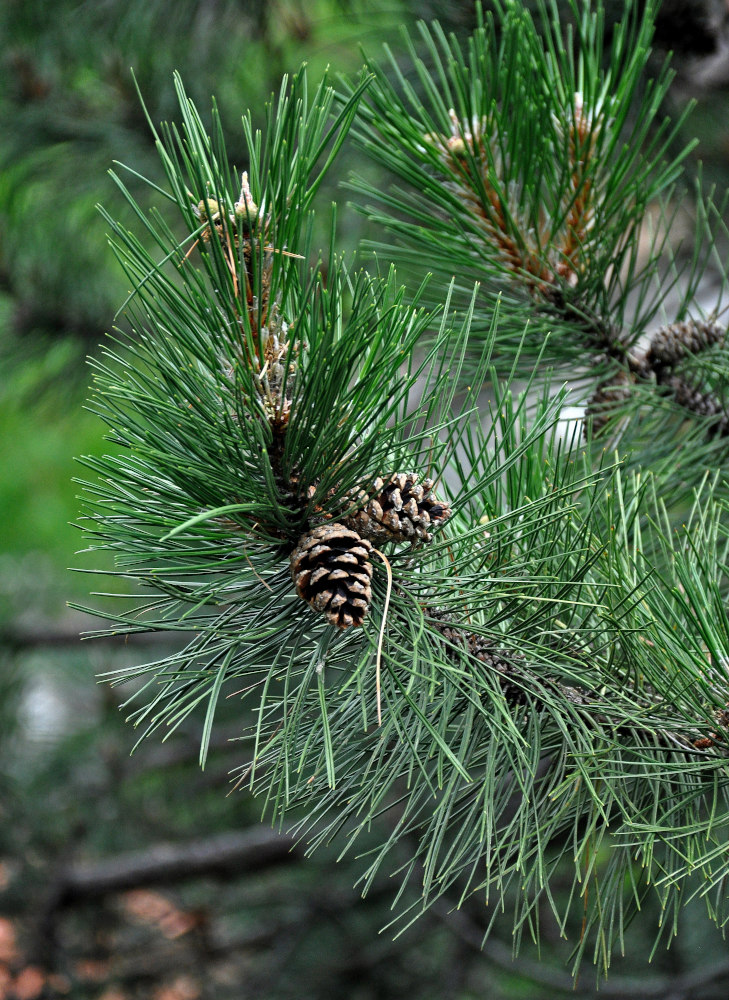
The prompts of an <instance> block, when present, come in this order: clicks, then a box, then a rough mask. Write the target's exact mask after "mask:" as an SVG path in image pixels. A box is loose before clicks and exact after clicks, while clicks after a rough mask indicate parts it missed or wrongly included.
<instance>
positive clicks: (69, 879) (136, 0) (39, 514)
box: [0, 0, 729, 1000]
mask: <svg viewBox="0 0 729 1000" xmlns="http://www.w3.org/2000/svg"><path fill="white" fill-rule="evenodd" d="M534 6H536V3H535V4H534ZM614 7H615V16H617V12H618V11H619V10H620V9H621V8H622V3H618V2H616V3H615V5H614ZM418 17H425V18H432V17H436V18H438V19H440V20H441V21H442V22H443V23H444V24H445V26H446V27H447V28H448V29H451V30H454V31H456V32H458V33H466V32H467V31H468V29H469V28H470V27H471V26H472V25H473V23H474V21H475V8H474V4H473V3H472V2H467V0H459V2H452V3H439V2H437V0H428V2H422V3H418V2H416V0H374V2H365V0H362V2H358V0H272V2H265V0H93V2H92V0H87V2H79V0H55V3H53V4H48V3H47V2H46V0H4V2H3V3H2V4H0V42H1V44H0V373H1V377H0V1000H3V998H7V1000H36V998H50V997H73V998H75V1000H87V998H88V1000H136V998H153V1000H245V998H249V997H251V998H252V997H266V998H271V1000H278V998H282V1000H283V998H292V1000H293V998H300V997H302V996H306V997H309V998H320V997H321V998H325V997H326V998H339V997H342V998H356V1000H376V998H390V997H393V998H395V997H397V998H401V997H403V996H406V997H413V998H423V1000H429V998H433V1000H435V998H440V1000H442V998H453V1000H467V998H480V997H489V998H496V1000H498V998H501V997H503V998H507V997H530V998H537V1000H538V998H550V997H557V996H562V995H564V996H567V995H568V994H569V993H572V991H573V988H572V980H571V977H570V976H569V974H568V971H567V969H568V966H567V965H565V962H566V961H567V959H568V957H569V954H570V951H571V948H572V946H573V945H572V944H571V943H570V942H569V941H564V940H562V939H561V938H560V934H559V930H558V928H557V927H556V925H555V924H554V921H553V919H552V918H551V917H550V916H549V915H548V914H547V913H546V912H545V915H544V925H543V928H542V934H543V942H542V949H541V952H537V950H536V948H534V947H531V946H530V945H529V942H528V934H526V933H525V934H524V944H523V948H522V952H521V955H520V957H519V959H518V960H517V961H516V962H512V958H511V949H512V940H511V921H510V918H509V915H508V914H507V915H506V917H505V918H504V919H503V921H500V919H499V917H498V916H497V918H496V920H495V923H494V932H493V934H492V936H491V937H490V938H489V940H488V942H487V943H486V946H485V947H484V949H483V950H482V949H481V941H482V935H483V932H484V928H485V925H486V920H487V917H488V918H490V916H491V915H489V914H487V913H486V911H485V908H484V907H483V904H482V903H481V902H480V901H478V900H473V901H471V902H470V903H469V904H468V905H467V906H466V907H464V909H463V910H461V911H459V912H457V913H449V912H448V911H449V905H448V902H447V901H446V902H444V903H442V904H441V905H440V906H439V907H437V908H436V909H434V910H433V911H432V912H430V913H429V914H428V915H427V916H426V917H424V918H422V919H421V920H419V921H418V922H417V923H415V924H414V925H412V926H410V927H405V925H404V924H401V925H397V926H396V927H394V928H390V929H386V930H384V931H382V928H384V927H386V925H387V924H388V923H389V922H390V920H391V919H392V914H391V911H390V906H391V902H392V898H391V891H390V885H389V884H388V882H387V880H386V879H384V878H383V879H382V880H381V881H380V882H379V883H376V884H375V885H374V886H373V887H372V889H371V890H370V892H369V893H368V895H367V897H366V898H365V899H364V900H363V899H362V898H361V892H360V890H359V889H358V888H357V887H356V882H357V879H358V877H359V873H360V869H359V867H358V864H357V861H356V859H350V858H347V859H344V860H342V861H339V862H338V861H337V856H338V850H337V845H334V846H333V847H332V848H331V849H326V848H323V849H320V850H318V851H317V852H316V853H315V854H314V855H313V856H312V857H311V858H306V857H305V855H304V848H303V847H302V846H300V845H298V846H297V845H295V842H294V839H293V837H292V836H291V833H290V832H289V831H288V830H283V831H280V832H279V831H274V830H271V828H270V826H269V825H266V824H265V823H264V824H261V823H260V811H261V805H260V803H258V802H254V801H252V800H251V799H250V797H249V796H248V795H247V794H246V793H245V792H238V791H235V792H232V793H231V787H230V780H229V771H230V770H231V769H232V768H234V767H235V766H237V765H238V764H240V763H241V762H242V761H243V760H245V759H246V758H247V754H248V748H247V747H246V746H245V745H242V744H241V742H240V740H238V739H237V737H238V736H239V734H240V732H241V731H242V729H243V728H244V725H245V723H246V722H247V720H246V719H245V718H242V717H241V709H240V706H239V705H238V704H237V702H235V700H232V701H230V702H229V703H227V704H226V705H224V706H223V707H222V710H221V715H220V716H219V720H218V728H217V733H216V735H215V736H214V737H213V742H212V744H211V754H210V757H209V760H208V764H207V767H206V769H205V771H204V772H201V771H200V770H199V767H198V765H197V751H198V746H199V735H200V733H199V726H200V725H201V723H202V718H200V719H199V720H197V723H195V722H194V721H192V722H186V723H185V724H184V726H182V727H180V728H179V729H178V730H177V731H176V732H175V733H174V734H172V735H171V737H170V738H169V739H168V740H167V741H166V742H164V743H161V742H160V741H159V740H158V739H156V740H152V741H149V742H148V743H145V744H143V745H141V746H140V747H139V748H138V749H137V750H136V751H135V753H134V755H133V756H132V755H130V751H131V749H132V747H133V746H134V743H135V740H136V734H135V733H134V731H132V730H131V729H130V728H129V727H128V726H126V725H125V723H124V715H125V712H124V709H123V702H124V698H125V694H124V692H123V691H122V690H119V689H117V688H113V687H110V686H108V685H102V686H99V685H97V682H96V677H97V676H98V675H99V674H101V673H106V672H109V671H113V670H114V669H117V668H119V667H121V666H122V665H124V664H125V663H136V662H141V661H144V660H146V659H153V658H156V657H157V656H158V655H160V653H161V652H163V651H164V650H163V647H162V640H160V639H159V638H155V637H148V638H146V639H144V638H135V639H134V641H133V642H132V641H131V640H130V641H129V642H128V643H121V642H118V643H114V642H111V641H108V640H104V641H102V640H97V641H86V642H81V641H80V640H79V633H80V632H82V631H83V630H84V629H88V628H93V627H94V626H95V625H96V622H95V621H94V620H93V619H91V618H90V617H88V616H85V615H84V614H83V613H82V612H79V611H71V610H70V609H69V608H68V607H67V604H68V603H69V602H70V603H71V604H81V605H83V604H84V603H93V599H92V598H89V596H88V594H89V591H93V590H104V589H105V588H106V584H105V583H104V578H103V577H94V576H90V575H88V573H89V571H94V570H103V569H104V568H105V563H104V562H103V560H101V559H100V557H99V556H98V555H96V556H95V555H89V554H79V553H78V550H79V549H82V548H83V544H84V543H83V536H82V534H81V532H80V531H79V530H78V528H77V527H75V526H74V524H73V522H74V521H75V520H76V518H77V516H78V507H79V505H78V502H77V500H76V494H77V492H78V487H77V486H76V485H75V484H74V483H73V477H74V476H81V477H82V478H83V469H81V467H80V466H78V465H77V464H75V463H74V456H78V455H82V454H87V453H94V452H99V451H102V450H103V449H105V448H108V447H109V446H108V445H106V444H105V443H104V441H103V427H102V426H101V424H100V422H99V421H98V420H97V419H96V418H95V417H94V416H93V415H92V414H90V413H89V412H87V411H86V410H85V409H84V401H85V399H86V396H87V385H88V381H89V378H88V370H87V367H86V364H85V359H86V357H87V356H88V355H94V354H96V352H97V351H98V349H99V344H100V343H102V341H103V339H104V336H105V332H106V331H109V330H111V328H112V326H113V324H114V315H115V312H116V310H117V308H118V307H119V306H120V305H121V303H122V302H123V300H124V298H125V295H126V294H127V290H128V289H127V287H126V283H125V280H124V278H123V275H122V274H121V271H120V269H119V268H118V266H117V265H116V262H115V259H114V257H113V255H112V253H111V251H110V250H109V249H108V246H107V243H106V234H105V225H104V223H103V220H102V219H101V217H100V216H99V213H98V211H97V207H96V206H97V203H103V204H104V206H105V207H106V208H107V209H108V211H109V212H110V213H111V214H112V215H116V216H117V217H121V218H124V217H125V213H126V212H127V211H128V210H127V209H126V208H125V207H124V205H123V202H122V200H121V198H120V197H119V196H118V194H117V192H116V189H115V187H114V185H113V183H112V181H111V180H110V179H109V177H108V174H107V171H108V170H109V169H110V168H111V167H112V164H113V161H114V160H119V161H121V162H123V163H125V164H127V165H128V166H130V167H132V168H133V169H134V170H135V171H137V172H138V173H139V174H143V175H145V176H148V177H150V178H152V179H155V180H160V170H159V167H158V163H157V158H156V153H155V150H154V147H153V144H152V140H151V135H150V132H149V129H148V126H147V123H146V121H145V118H144V115H143V113H142V109H141V106H140V102H139V100H138V97H137V94H136V91H135V87H134V83H133V79H132V74H131V70H132V69H133V71H134V74H135V76H136V79H137V81H138V84H139V87H140V90H141V92H142V94H143V96H144V99H145V102H146V104H147V108H148V110H149V114H150V116H151V118H152V119H153V121H154V122H155V123H158V122H160V121H162V120H175V118H176V116H177V109H176V103H175V97H174V90H173V85H172V73H173V70H175V69H176V70H179V71H180V73H181V75H182V78H183V80H184V83H185V86H186V88H187V91H188V94H189V95H190V96H191V97H192V98H193V100H194V101H195V102H196V104H197V106H198V108H199V109H200V111H201V112H206V111H207V110H208V109H209V107H210V99H211V95H213V94H214V95H215V96H216V98H217V101H218V104H219V106H220V109H221V113H222V118H223V121H224V122H225V123H226V124H227V140H228V148H229V152H230V155H231V160H232V162H233V163H234V164H235V165H236V166H237V167H238V168H239V169H242V168H244V167H245V155H244V147H243V135H242V130H241V129H240V125H239V123H240V116H241V114H242V113H243V112H244V111H245V110H246V109H247V108H249V107H250V108H251V109H252V111H253V114H254V119H255V118H258V120H259V121H262V119H263V107H264V103H265V101H266V99H267V97H268V95H269V94H270V93H271V91H274V90H277V89H278V88H279V86H280V81H281V78H282V76H283V74H285V73H287V72H289V73H290V72H294V71H296V70H297V69H298V68H299V66H300V64H301V63H302V62H303V61H306V62H308V64H309V67H310V74H311V80H312V82H316V81H317V79H318V78H319V77H320V76H321V74H322V73H323V72H324V69H325V67H327V66H329V67H330V68H331V71H332V73H333V74H336V73H347V74H352V73H356V72H357V69H358V67H359V65H360V56H359V50H358V46H359V45H360V44H362V45H364V47H365V48H366V49H367V50H368V52H370V53H375V52H376V51H377V50H378V49H379V48H380V46H381V44H382V43H383V42H388V43H389V44H390V45H391V46H392V47H393V48H394V50H395V51H396V52H398V51H399V48H398V47H399V45H400V35H399V30H400V26H401V25H403V24H405V25H414V23H415V21H416V20H417V18H418ZM727 20H729V2H727V0H705V2H703V3H697V2H682V0H666V3H665V4H664V7H663V14H662V17H661V20H660V21H659V25H658V34H657V38H658V48H660V50H661V52H664V51H665V50H668V49H674V50H675V51H676V62H675V66H676V69H677V78H676V81H675V85H674V90H673V93H672V97H671V101H672V103H673V107H672V108H671V107H669V108H667V109H666V110H667V111H668V112H671V111H672V110H675V109H676V108H677V107H682V106H683V105H684V104H685V102H686V101H687V100H689V99H695V100H696V101H697V108H696V110H695V112H694V114H693V116H692V118H691V119H690V123H689V126H688V127H689V130H690V133H689V134H687V136H686V138H690V137H692V136H696V137H698V139H699V144H698V147H697V149H696V151H695V154H694V159H693V160H692V164H691V166H690V170H691V171H692V172H696V171H697V170H698V163H699V160H700V161H702V163H703V174H704V178H705V181H706V182H708V183H710V184H716V185H717V186H718V187H719V188H720V189H726V187H727V183H728V181H729V114H728V112H729V41H728V40H727V39H728V38H729V33H728V32H727ZM657 58H658V56H657ZM355 165H357V154H356V152H355V151H353V150H351V149H349V148H347V149H345V151H344V154H343V156H342V158H341V160H340V161H339V163H338V165H337V167H336V169H335V172H334V173H333V174H332V177H331V181H330V183H329V187H328V189H327V190H326V191H324V192H323V195H322V197H321V198H320V204H321V205H324V206H326V205H327V204H328V203H330V202H331V201H332V200H333V199H337V200H339V202H340V206H341V207H340V211H339V215H338V218H339V235H340V245H341V247H342V248H343V249H351V248H353V247H354V246H356V244H357V242H358V240H359V239H360V237H361V236H362V235H363V225H364V223H363V221H362V219H361V217H360V216H359V215H357V214H356V213H354V212H352V211H348V210H347V209H346V207H345V204H344V203H345V202H346V199H347V195H346V192H343V191H342V190H341V189H340V188H339V185H340V184H341V182H342V181H343V180H345V179H346V176H347V174H348V173H349V172H350V170H351V169H352V168H353V167H354V166H355ZM368 169H369V168H368ZM127 180H128V182H129V183H130V185H131V186H132V188H133V189H134V192H135V194H136V195H137V197H138V198H139V199H141V200H142V201H143V202H144V201H145V200H148V198H149V195H148V193H147V189H146V188H144V187H143V186H142V185H141V184H139V185H136V186H135V181H134V178H133V176H131V175H128V176H127ZM382 183H383V184H384V183H387V178H384V177H383V178H382ZM146 203H148V201H147V202H146ZM130 221H131V220H130ZM727 221H728V222H729V220H727ZM69 566H75V567H80V568H82V569H83V570H84V571H86V572H84V573H69V572H68V567H69ZM196 725H197V726H198V729H196ZM229 793H230V794H229ZM383 824H386V819H383ZM379 833H380V835H381V834H382V831H379ZM377 836H378V831H374V832H373V842H374V841H375V840H376V839H377ZM403 860H405V859H404V858H403ZM353 887H354V888H353ZM557 890H559V887H557ZM415 892H416V890H415V889H413V893H414V894H415ZM657 916H658V914H657V913H651V914H648V917H649V918H650V919H646V920H645V921H643V920H641V921H638V922H636V923H635V924H634V925H633V927H632V928H631V939H630V940H629V941H628V942H626V948H625V951H626V955H625V957H624V958H621V957H617V958H616V961H615V964H614V966H613V975H612V976H611V979H610V980H609V982H608V983H607V985H605V984H603V986H602V988H601V990H600V994H599V995H600V996H602V997H620V996H622V997H630V998H639V997H643V996H645V997H659V998H663V997H666V998H668V997H671V998H674V1000H684V998H685V1000H690V998H693V997H699V996H700V997H702V998H703V1000H706V998H711V997H717V998H722V1000H726V997H727V995H729V950H727V947H726V944H725V943H724V942H723V941H722V939H721V937H720V935H719V934H718V933H716V934H713V933H712V932H711V928H710V927H709V926H708V925H707V923H706V921H705V917H704V916H703V914H702V913H701V912H700V910H696V911H693V910H692V909H691V907H690V906H689V907H688V909H687V911H686V913H685V915H684V917H683V918H682V922H681V925H680V931H679V936H678V940H677V942H676V943H675V944H674V946H673V948H672V949H671V950H670V951H668V952H666V951H663V950H662V951H660V952H659V953H658V954H657V955H656V956H655V957H654V959H653V962H652V965H651V966H647V965H646V962H645V959H646V956H647V954H648V952H649V951H650V944H651V941H652V933H653V926H654V925H655V921H656V919H657ZM403 928H405V929H403ZM381 931H382V932H381ZM398 931H399V932H400V934H399V936H397V937H396V936H395V935H396V933H397V932H398ZM573 931H575V933H576V934H579V927H577V928H573ZM573 942H574V936H573ZM595 987H596V982H595V974H594V972H593V970H592V969H589V968H585V970H584V971H583V973H582V975H581V979H580V982H579V985H578V989H577V995H580V996H591V995H592V994H593V992H594V991H595Z"/></svg>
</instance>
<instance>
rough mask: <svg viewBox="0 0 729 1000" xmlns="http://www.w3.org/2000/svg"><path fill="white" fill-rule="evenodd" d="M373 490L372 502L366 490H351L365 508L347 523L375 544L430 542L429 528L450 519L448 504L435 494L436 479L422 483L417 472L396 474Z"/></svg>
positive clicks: (347, 520)
mask: <svg viewBox="0 0 729 1000" xmlns="http://www.w3.org/2000/svg"><path fill="white" fill-rule="evenodd" d="M374 489H375V493H374V495H373V496H371V497H370V498H369V499H368V498H367V494H366V493H365V491H364V490H361V489H357V490H352V491H350V494H349V495H350V497H351V498H352V499H353V500H355V501H358V500H361V502H362V509H361V510H358V511H355V513H354V514H350V516H349V517H348V518H347V519H346V524H348V525H349V526H350V527H352V528H353V529H354V530H355V531H357V532H358V533H359V534H360V535H361V536H362V537H363V538H370V539H372V541H373V542H375V543H376V544H379V543H382V542H409V541H414V540H416V539H420V540H421V541H423V542H429V541H431V539H432V537H433V536H432V534H431V533H430V531H429V530H428V529H429V528H430V527H431V526H432V525H437V524H442V523H443V522H444V521H446V520H448V518H449V517H450V516H451V509H450V507H449V506H448V504H447V503H442V502H441V501H440V500H437V499H436V497H435V496H434V495H433V492H432V490H433V480H432V479H424V480H423V481H422V483H419V482H418V475H417V473H416V472H397V473H395V474H394V475H392V476H390V478H389V479H388V480H387V481H385V480H384V479H380V478H379V477H378V478H377V479H376V480H375V482H374Z"/></svg>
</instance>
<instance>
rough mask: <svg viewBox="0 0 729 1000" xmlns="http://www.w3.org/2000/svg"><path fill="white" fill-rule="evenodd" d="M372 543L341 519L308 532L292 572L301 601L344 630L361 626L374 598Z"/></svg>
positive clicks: (295, 555) (294, 554)
mask: <svg viewBox="0 0 729 1000" xmlns="http://www.w3.org/2000/svg"><path fill="white" fill-rule="evenodd" d="M371 551H372V545H371V544H370V542H369V541H367V539H366V538H361V537H360V536H359V535H358V534H357V532H356V531H353V530H352V529H351V528H348V527H346V526H345V525H343V524H339V523H338V522H336V521H334V522H331V521H330V522H328V523H327V524H320V525H319V526H318V527H316V528H312V529H311V531H307V532H306V534H304V535H302V536H301V538H300V539H299V543H298V545H297V546H296V548H295V549H294V551H293V552H292V553H291V575H292V577H293V579H294V583H295V584H296V592H297V593H298V595H299V597H301V599H302V600H304V601H306V602H307V603H308V604H310V605H311V606H312V608H314V610H315V611H320V612H321V613H322V614H324V615H326V617H327V619H328V620H329V621H330V622H331V624H332V625H336V626H337V628H341V629H345V628H349V627H350V626H351V625H361V624H362V619H363V618H364V616H365V615H366V614H367V612H368V610H369V606H370V601H371V600H372V591H371V588H370V580H371V579H372V563H371V562H370V559H369V556H370V553H371Z"/></svg>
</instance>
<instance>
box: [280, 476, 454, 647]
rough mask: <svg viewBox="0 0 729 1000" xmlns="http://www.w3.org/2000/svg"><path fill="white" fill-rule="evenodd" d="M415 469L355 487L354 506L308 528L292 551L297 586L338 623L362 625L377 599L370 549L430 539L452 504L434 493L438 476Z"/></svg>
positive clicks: (351, 496)
mask: <svg viewBox="0 0 729 1000" xmlns="http://www.w3.org/2000/svg"><path fill="white" fill-rule="evenodd" d="M418 479H419V477H418V475H417V474H416V473H414V472H407V473H405V472H401V473H395V474H394V475H391V476H390V477H389V478H388V479H387V480H384V479H381V478H377V479H376V480H375V482H374V484H373V491H374V492H373V491H370V492H367V491H365V490H362V489H360V488H356V489H354V490H350V492H349V494H348V499H350V500H351V501H352V507H353V510H352V511H351V512H350V513H348V514H347V515H346V516H344V517H342V518H341V519H340V520H338V521H327V522H326V523H324V524H320V525H318V526H316V527H314V528H311V529H309V531H307V532H306V533H305V534H304V535H302V537H301V538H300V539H299V542H298V544H297V546H296V548H295V549H294V551H293V552H292V553H291V575H292V577H293V579H294V583H295V584H296V591H297V593H298V595H299V597H301V598H302V600H304V601H307V603H309V604H310V605H311V606H312V608H314V610H315V611H319V612H320V613H321V614H323V615H325V616H326V618H327V620H328V621H329V622H330V623H331V624H332V625H336V627H337V628H340V629H346V628H350V626H352V625H361V624H362V620H363V619H364V617H365V615H366V614H367V612H368V610H369V607H370V602H371V599H372V591H371V580H372V563H371V561H370V555H371V554H372V551H373V548H374V546H376V545H381V544H382V543H383V542H387V541H394V542H411V543H414V542H418V541H420V542H429V541H430V540H431V539H432V537H433V536H432V534H431V531H430V529H431V528H432V527H434V526H437V525H439V524H442V523H443V522H444V521H446V520H447V519H448V518H449V517H450V515H451V510H450V507H449V506H448V505H447V504H446V503H442V502H441V501H439V500H437V499H436V497H435V496H434V494H433V481H432V480H431V479H423V480H422V482H419V481H418Z"/></svg>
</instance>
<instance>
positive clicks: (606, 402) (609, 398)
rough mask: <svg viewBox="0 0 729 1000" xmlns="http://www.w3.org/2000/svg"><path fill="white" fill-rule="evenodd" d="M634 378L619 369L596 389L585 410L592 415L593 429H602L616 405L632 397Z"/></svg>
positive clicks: (588, 415) (595, 430)
mask: <svg viewBox="0 0 729 1000" xmlns="http://www.w3.org/2000/svg"><path fill="white" fill-rule="evenodd" d="M631 385H632V380H631V378H630V375H629V374H628V373H627V372H626V371H622V370H621V371H618V372H617V373H616V374H615V375H612V376H611V377H610V378H609V379H607V381H605V382H601V383H600V385H598V387H597V388H596V389H595V391H594V392H593V394H592V396H590V401H589V403H588V404H587V409H586V411H585V416H586V417H592V429H593V431H594V432H597V431H601V430H602V429H603V427H604V426H605V425H606V424H607V423H608V421H609V420H610V417H611V416H612V414H613V413H614V411H615V409H616V407H618V406H619V405H620V404H621V403H624V402H625V401H626V400H628V399H630V393H631Z"/></svg>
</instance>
